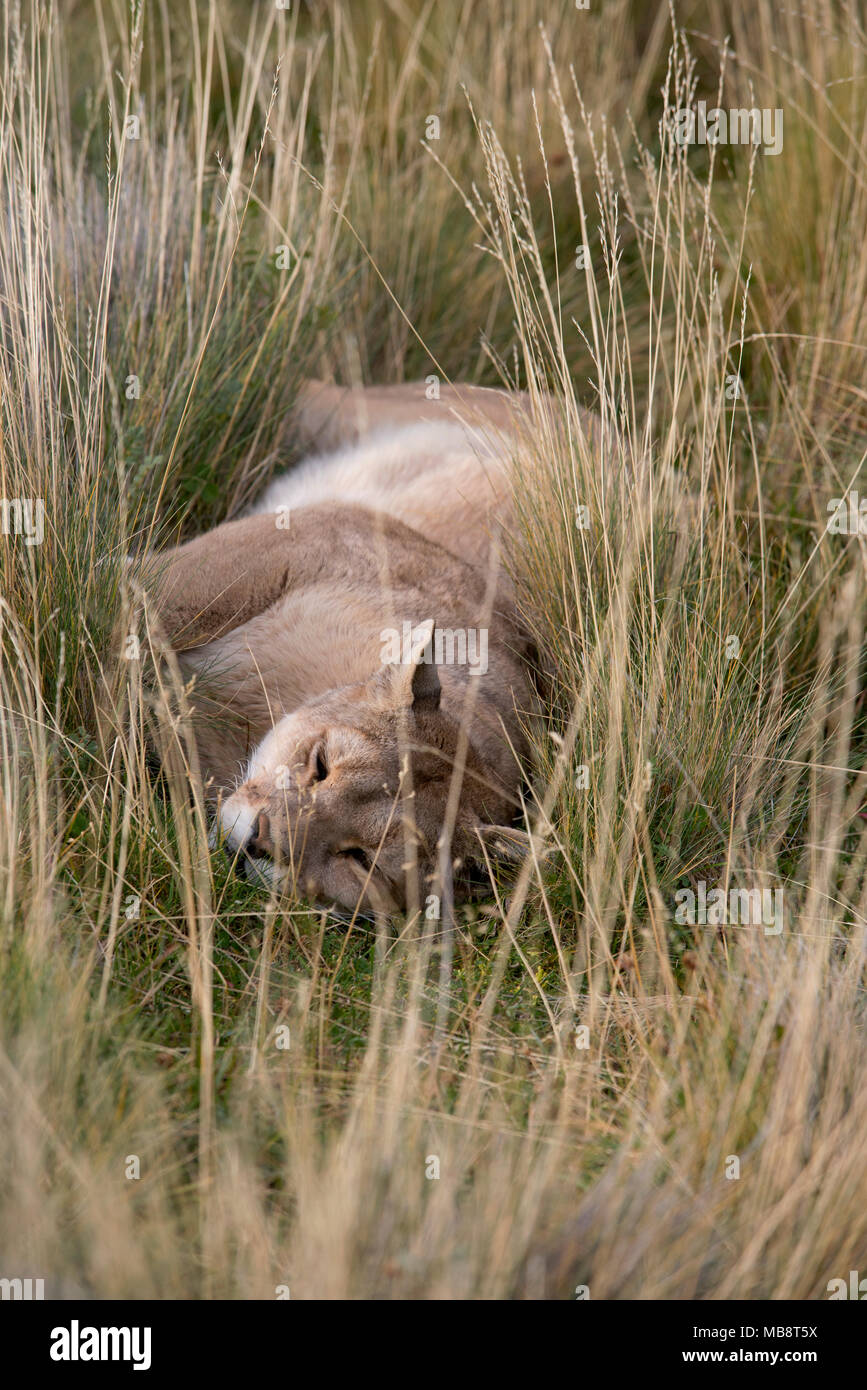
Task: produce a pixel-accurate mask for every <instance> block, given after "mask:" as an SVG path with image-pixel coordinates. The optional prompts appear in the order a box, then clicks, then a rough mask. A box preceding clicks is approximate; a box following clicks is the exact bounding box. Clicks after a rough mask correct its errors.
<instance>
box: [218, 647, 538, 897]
mask: <svg viewBox="0 0 867 1390" xmlns="http://www.w3.org/2000/svg"><path fill="white" fill-rule="evenodd" d="M433 626H434V625H433V621H432V620H429V621H428V622H427V623H423V624H421V625H420V626H419V627H418V628H416V630H415V636H414V642H413V647H412V652H411V654H410V660H409V661H408V662H404V663H400V664H387V665H384V666H382V667H381V669H380V670H379V671H378V672H377V673H376V674H375V675H374V676H372V677H371V679H370V680H368V681H366V682H365V683H363V684H360V685H354V686H347V687H345V688H343V689H340V690H334V691H330V692H328V693H327V694H325V695H324V696H321V697H319V698H318V699H316V700H312V701H309V702H308V703H307V704H305V705H302V706H301V707H300V708H299V709H297V710H295V711H294V712H293V713H292V714H290V715H287V716H286V717H285V718H284V719H282V720H281V721H280V723H279V724H277V725H276V727H275V728H274V729H273V730H272V731H271V733H270V734H268V735H267V736H266V738H265V739H263V741H262V743H261V744H260V745H259V747H258V748H257V749H256V751H255V752H254V754H253V756H252V758H251V759H250V762H249V766H248V768H247V773H246V778H245V780H244V782H243V783H242V785H241V786H239V787H238V788H237V790H236V791H235V792H233V793H232V795H231V796H229V797H228V798H227V799H226V800H225V801H224V802H223V803H222V806H221V808H220V814H219V831H220V832H221V834H222V836H223V837H224V842H225V845H226V848H227V849H228V850H229V851H230V852H231V853H232V854H233V855H236V856H237V859H238V863H239V864H241V865H242V866H243V867H244V869H245V871H246V873H247V875H248V877H251V878H254V879H256V878H258V879H261V880H263V881H265V882H267V883H269V884H274V885H278V884H279V885H285V886H287V887H288V888H297V889H298V890H299V891H300V892H303V893H304V894H305V895H306V896H308V897H310V898H313V899H315V900H317V901H319V902H327V903H337V904H339V905H340V906H342V907H345V908H348V909H350V910H354V909H355V908H356V907H359V906H360V907H361V908H362V909H364V910H368V911H370V910H373V911H382V912H389V911H394V910H396V909H400V908H405V907H406V906H407V901H408V898H409V899H410V900H411V898H412V896H415V897H416V899H417V901H418V902H419V903H421V904H422V905H424V901H425V895H426V893H427V892H435V891H437V890H436V889H435V888H431V887H430V886H429V885H430V883H431V881H432V879H433V876H434V874H435V872H436V868H437V856H438V848H437V847H438V842H439V840H440V836H441V834H442V830H443V825H444V823H445V821H446V807H447V803H448V799H449V790H450V786H451V780H452V770H453V766H454V761H455V753H456V749H457V747H458V741H459V729H458V724H457V722H456V721H455V720H453V719H451V718H450V717H449V716H448V715H447V714H446V713H445V712H444V711H443V710H442V709H441V708H440V695H441V686H440V681H439V676H438V674H437V668H436V666H435V665H434V664H433V661H432V659H431V650H432V634H433ZM510 802H511V798H510V797H509V795H508V794H507V793H506V792H505V791H504V789H502V788H501V787H499V786H497V785H496V784H492V782H491V779H490V774H489V773H486V770H485V768H484V767H482V766H481V765H480V763H479V760H478V758H477V757H476V756H475V754H474V752H473V750H472V748H468V749H467V752H466V764H465V771H464V775H463V779H462V783H461V793H460V799H459V805H458V814H457V816H456V818H455V827H454V833H453V835H452V838H451V847H452V857H453V858H458V859H461V860H464V861H466V860H467V859H469V858H472V857H480V855H481V846H480V841H482V842H485V841H489V842H490V843H491V844H492V845H493V844H496V845H497V846H498V847H499V849H500V851H503V849H504V848H505V852H507V853H509V852H510V851H511V852H512V853H514V851H515V847H516V845H519V844H520V832H516V831H514V830H512V829H509V828H506V827H503V826H496V825H494V824H492V823H491V820H492V817H498V818H504V817H508V815H509V814H510V810H511V806H510ZM411 885H414V891H411Z"/></svg>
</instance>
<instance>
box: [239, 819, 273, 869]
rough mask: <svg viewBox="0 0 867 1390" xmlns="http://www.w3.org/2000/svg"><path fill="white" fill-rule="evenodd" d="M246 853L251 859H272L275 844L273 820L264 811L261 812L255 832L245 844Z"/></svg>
mask: <svg viewBox="0 0 867 1390" xmlns="http://www.w3.org/2000/svg"><path fill="white" fill-rule="evenodd" d="M244 853H245V854H246V855H247V856H248V857H249V858H250V859H271V858H272V856H273V854H274V845H273V843H272V841H271V822H270V821H269V819H268V817H267V816H266V814H265V812H264V811H260V812H259V819H258V820H257V822H256V831H255V834H254V835H252V836H251V837H250V839H249V840H248V841H247V843H246V844H245V845H244Z"/></svg>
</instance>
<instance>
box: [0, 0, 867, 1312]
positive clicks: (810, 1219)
mask: <svg viewBox="0 0 867 1390" xmlns="http://www.w3.org/2000/svg"><path fill="white" fill-rule="evenodd" d="M496 8H497V10H498V13H497V15H496V17H494V15H493V11H492V10H491V8H490V7H488V6H485V5H482V4H477V3H473V0H455V3H453V4H439V5H435V6H434V5H428V6H423V7H420V8H419V9H418V13H417V14H416V13H414V12H410V10H409V9H405V8H404V7H400V6H394V7H389V8H388V9H387V10H386V11H382V10H381V7H379V6H374V5H366V4H353V6H352V7H351V8H350V7H344V6H341V5H337V4H335V5H330V4H312V5H310V6H309V7H308V8H305V9H301V8H300V7H293V9H292V11H291V12H282V11H278V10H276V8H275V9H274V10H271V8H270V7H266V6H261V7H253V9H252V12H251V11H250V9H249V7H245V6H240V5H239V6H233V5H231V4H230V3H228V0H215V2H214V3H213V4H210V5H208V6H201V7H199V9H198V10H197V12H196V22H195V23H192V22H188V19H189V18H190V17H186V16H185V18H184V20H183V22H181V20H180V19H179V18H177V17H176V16H175V15H174V14H173V11H172V7H169V6H168V5H165V4H160V3H150V4H146V5H144V6H142V7H138V6H136V7H134V9H133V10H132V12H129V11H126V10H125V9H124V8H123V7H122V6H121V5H120V4H107V3H106V4H102V3H99V2H98V0H93V3H91V0H87V3H84V0H82V3H80V4H78V5H76V6H62V7H56V8H52V7H50V6H47V7H46V6H36V5H34V6H26V5H25V6H22V7H21V8H20V10H19V8H18V7H7V10H6V11H4V18H3V30H2V46H3V52H2V79H0V81H2V92H0V194H2V201H0V208H2V219H3V221H2V235H0V495H2V496H3V497H4V498H6V499H14V498H18V499H41V500H42V502H43V503H44V523H45V530H44V538H43V539H42V542H41V544H38V545H27V544H26V542H25V538H24V537H23V536H21V535H17V536H15V535H9V536H4V537H2V538H0V567H2V608H0V739H2V743H0V749H2V753H0V778H2V793H3V794H2V798H0V945H2V952H0V969H2V974H3V980H2V989H0V1165H2V1170H3V1172H4V1175H5V1181H4V1184H3V1186H2V1189H0V1252H2V1265H3V1268H2V1270H0V1273H2V1274H3V1275H4V1276H9V1277H12V1276H14V1275H18V1276H22V1277H26V1276H27V1275H28V1274H29V1275H32V1276H36V1277H43V1278H45V1279H46V1289H47V1291H48V1293H49V1294H50V1295H52V1296H63V1295H69V1294H74V1293H80V1294H85V1295H93V1296H96V1297H122V1298H141V1297H160V1296H162V1297H178V1298H184V1297H189V1298H198V1297H220V1296H223V1297H241V1298H245V1297H267V1298H270V1297H274V1296H275V1290H277V1289H279V1288H281V1287H283V1286H287V1287H288V1288H290V1289H291V1294H292V1297H293V1298H299V1297H300V1298H303V1297H429V1298H439V1297H444V1298H452V1297H468V1298H469V1297H472V1298H479V1297H502V1296H518V1297H530V1298H536V1297H569V1296H573V1293H574V1290H575V1288H576V1286H578V1285H586V1286H589V1289H590V1291H591V1295H592V1297H593V1298H605V1297H666V1298H693V1297H700V1298H726V1297H728V1298H749V1297H759V1298H795V1297H810V1298H812V1297H822V1296H824V1294H825V1290H826V1286H827V1283H828V1281H829V1280H830V1279H832V1278H835V1277H840V1276H845V1275H846V1274H847V1272H848V1271H849V1270H850V1269H857V1268H861V1269H862V1270H863V1268H864V1266H865V1262H867V1201H865V1196H867V1185H865V1184H867V1180H865V1176H864V1166H863V1157H862V1152H863V1144H862V1135H863V1133H864V1128H865V1122H867V1113H865V1107H867V1099H865V1096H867V1093H865V1090H864V1086H863V1084H862V1078H863V1075H864V1073H865V1070H867V1041H865V1033H864V967H865V958H864V956H865V921H867V918H865V892H867V884H865V872H864V870H865V862H867V827H865V821H864V816H863V812H862V804H863V801H864V794H863V768H864V748H865V729H864V702H863V696H862V685H863V667H864V662H863V655H862V654H863V647H864V623H865V611H867V610H865V584H864V563H863V540H862V539H861V538H859V537H846V536H839V535H830V534H827V530H826V528H827V519H828V513H827V503H828V500H829V499H830V498H831V497H832V496H835V495H839V494H840V493H841V492H842V491H844V490H845V488H846V487H847V486H849V485H850V484H851V485H854V486H856V487H857V486H858V484H859V481H860V472H861V469H862V468H863V464H864V449H863V440H864V391H863V386H862V378H863V362H864V349H865V341H867V340H865V334H864V324H865V312H867V308H865V306H867V254H865V250H864V246H863V237H861V236H860V228H861V227H863V225H864V189H865V186H867V155H865V149H867V146H865V141H864V122H865V114H867V110H865V105H864V92H863V76H864V62H865V54H867V41H865V35H864V31H863V27H862V26H861V24H860V20H859V12H858V9H857V7H856V6H854V5H848V4H843V5H841V6H838V7H836V8H835V10H834V11H833V13H832V12H831V10H830V9H828V10H827V11H826V10H823V12H822V17H821V22H820V20H819V18H813V19H811V18H810V17H809V16H806V15H804V14H800V13H798V14H796V13H794V12H792V11H790V10H785V12H783V10H781V9H780V8H779V7H778V6H776V5H775V4H773V3H772V0H758V3H757V4H756V5H755V6H753V7H752V9H751V11H750V13H749V15H745V14H744V13H742V12H741V10H740V9H739V7H736V8H735V10H731V9H729V7H727V6H726V5H724V4H722V3H720V2H719V0H709V3H708V4H706V5H698V4H695V5H686V6H684V7H683V9H682V10H681V11H678V13H677V14H676V15H674V16H670V15H668V14H667V13H666V11H665V10H663V9H660V8H659V7H656V6H652V7H651V6H643V5H637V4H636V5H630V4H626V3H613V4H608V5H606V6H605V7H604V13H603V12H602V11H601V10H600V11H599V12H598V13H596V12H594V11H592V10H591V11H590V12H582V11H579V12H576V11H575V9H574V7H573V6H571V5H570V4H567V3H565V0H564V3H562V4H560V5H555V6H553V7H552V6H550V5H546V6H542V7H540V6H538V5H537V4H536V3H535V0H511V3H510V4H509V5H507V6H498V7H496ZM781 16H782V18H781ZM540 21H541V22H542V27H541V29H540ZM680 24H682V25H683V26H684V27H683V28H680V27H678V26H679V25H680ZM94 34H95V35H96V36H97V39H98V42H97V43H94V41H93V36H94ZM727 36H728V38H727ZM721 73H722V79H721ZM721 80H722V82H723V87H722V91H723V93H724V98H725V100H724V102H723V103H722V104H725V105H735V104H757V105H759V106H763V107H764V106H767V107H777V106H779V107H781V108H783V110H784V113H785V138H784V147H783V152H782V154H781V155H779V156H778V157H776V159H772V158H767V157H765V156H763V155H759V156H758V157H757V158H756V159H755V160H751V158H750V152H749V150H743V149H737V148H725V149H720V150H718V151H716V152H715V154H713V155H711V153H710V152H709V151H708V150H707V149H699V148H688V149H685V148H680V147H678V146H676V145H675V144H673V142H672V141H671V139H670V137H669V135H668V134H667V130H666V127H665V124H664V122H663V121H662V117H663V114H664V111H665V110H666V109H671V108H672V107H677V106H682V105H685V104H688V103H690V102H691V101H692V100H693V99H694V98H695V96H696V95H697V94H698V95H701V96H704V97H706V98H707V99H708V100H709V101H710V102H713V100H714V99H715V96H716V92H717V90H718V87H719V84H720V81H721ZM751 93H752V95H751ZM430 116H437V117H438V119H439V122H440V138H439V139H438V140H437V139H435V138H432V136H431V133H430V129H429V127H428V119H429V117H430ZM130 117H135V118H138V121H139V125H138V128H137V129H136V126H135V123H134V122H133V123H132V124H130V121H129V118H130ZM580 244H583V245H585V246H586V247H587V248H588V255H587V258H586V264H585V266H584V267H583V268H579V267H578V265H577V264H576V254H575V253H576V247H577V246H578V245H580ZM280 247H284V248H287V251H286V253H285V255H284V256H283V259H284V260H285V266H284V267H283V268H278V264H277V259H278V257H277V252H278V248H280ZM331 371H333V372H334V373H335V374H336V375H337V376H338V377H339V378H343V379H354V378H356V377H360V378H362V379H364V380H370V381H374V380H379V381H383V380H401V379H403V378H404V377H412V376H418V375H426V374H427V373H429V372H431V371H435V372H437V373H439V374H440V375H442V376H444V377H450V378H459V377H466V378H471V379H476V380H481V381H486V382H497V381H501V380H505V381H510V382H512V383H513V384H514V385H517V386H521V387H526V388H529V389H530V391H531V392H532V393H533V394H534V397H535V400H536V408H535V419H534V425H533V429H532V430H531V431H529V432H528V434H527V437H526V439H524V440H522V441H521V443H520V445H519V447H518V449H517V456H516V460H515V462H516V488H517V495H518V499H519V514H520V520H519V524H518V527H517V529H516V534H515V537H514V546H513V553H512V563H513V565H514V567H515V571H516V577H517V580H518V585H519V594H520V601H521V604H522V606H523V609H524V612H525V616H526V618H527V621H528V623H529V624H530V625H531V627H532V629H533V631H534V633H535V636H536V638H537V641H538V645H539V648H540V652H541V654H542V657H543V660H544V664H545V666H546V668H547V669H548V670H549V672H550V673H551V675H552V687H551V698H550V705H549V708H548V711H547V717H546V720H545V723H544V727H543V728H542V729H541V730H540V731H537V732H536V733H535V735H534V738H535V754H536V756H535V765H534V768H533V769H532V785H531V786H530V787H529V788H528V794H527V805H526V815H527V822H528V825H529V826H530V827H531V828H533V829H534V830H535V831H536V832H537V840H538V842H539V843H544V844H545V845H546V846H547V848H548V850H549V853H548V855H547V857H545V858H544V859H543V858H542V857H541V856H534V857H533V858H531V859H530V860H528V861H527V863H526V864H525V865H524V866H523V868H522V869H521V870H520V871H519V873H518V876H517V878H516V879H515V880H509V881H506V880H500V879H498V878H496V877H495V878H494V879H493V881H492V884H491V888H490V892H489V894H488V895H487V899H486V900H483V901H480V902H477V903H475V904H473V905H471V906H469V907H467V908H466V909H464V910H462V911H461V912H459V914H458V920H457V922H456V924H455V934H454V950H453V956H452V964H451V971H450V974H449V975H448V977H447V978H446V979H445V980H444V979H443V972H442V971H441V969H440V963H441V956H440V952H441V949H442V941H441V938H440V937H439V936H438V935H437V933H436V931H435V930H434V926H435V924H431V923H428V922H425V921H410V922H407V923H399V924H397V927H396V929H395V930H389V929H387V927H386V924H384V923H378V924H371V923H368V922H366V921H362V920H356V921H354V922H353V923H352V925H351V926H350V927H349V928H348V929H347V927H346V925H345V924H341V923H339V922H338V921H336V920H335V919H334V918H332V917H330V916H329V914H327V913H322V912H318V911H314V910H312V909H310V908H308V907H306V906H305V905H303V904H298V905H295V906H290V907H287V906H286V905H285V904H283V903H280V902H276V901H273V900H268V899H266V898H265V897H263V895H262V893H261V892H260V891H259V890H256V889H254V888H253V887H251V886H250V885H248V884H246V883H244V882H242V881H240V880H238V879H235V878H233V877H231V876H230V875H229V873H228V869H227V867H226V865H225V864H224V863H223V862H222V861H221V860H220V858H219V857H218V856H214V857H212V856H211V855H210V853H209V851H208V847H207V834H206V832H207V826H206V816H205V813H204V809H203V806H202V802H201V796H200V793H199V791H198V790H197V783H196V775H195V758H194V752H193V750H192V748H191V746H190V743H189V739H188V732H187V723H186V719H185V713H184V698H185V697H184V691H183V689H182V688H181V687H180V683H179V681H178V679H177V675H176V672H175V673H174V674H173V671H172V668H171V665H169V667H168V668H167V669H166V670H163V671H159V672H158V671H155V670H154V669H153V668H152V667H151V665H150V664H149V660H148V657H147V652H148V642H147V632H148V613H147V605H146V602H145V600H144V597H143V595H142V594H141V593H140V592H139V591H138V590H137V589H136V587H135V585H134V584H133V582H132V581H131V579H130V571H129V570H128V568H127V566H126V564H125V559H126V556H127V555H128V554H129V553H130V552H137V551H141V550H142V549H144V547H145V546H146V545H149V546H155V545H157V544H160V543H163V542H165V541H167V540H168V539H170V538H172V537H173V536H176V535H177V534H184V535H189V534H194V533H195V532H197V531H199V530H201V529H203V528H205V527H208V526H210V525H213V524H215V523H217V522H219V521H221V520H223V519H225V518H227V517H229V516H231V515H234V514H236V513H237V512H238V511H239V510H240V508H241V507H243V505H244V504H245V503H246V502H247V501H248V500H249V499H250V498H251V497H252V496H253V495H254V494H255V492H256V491H257V490H258V489H259V488H260V487H261V485H262V484H263V483H264V482H265V481H266V480H267V478H268V477H269V476H270V475H271V473H272V472H273V470H274V469H275V468H276V467H278V466H284V465H285V464H287V463H289V462H291V460H292V458H293V457H294V446H293V442H292V436H291V426H290V425H289V423H288V421H289V420H290V418H291V406H292V401H293V398H294V394H295V392H296V390H297V387H298V383H299V381H300V380H301V379H302V378H303V376H304V375H305V374H309V373H311V372H313V373H316V372H320V373H321V372H331ZM736 376H737V377H739V379H740V382H739V388H738V390H737V392H736V393H733V392H732V389H731V384H732V380H733V379H734V378H735V377H736ZM549 392H550V393H552V394H551V396H549V395H548V394H547V393H549ZM552 400H553V404H551V401H552ZM588 407H589V408H590V409H592V410H593V411H595V412H596V416H597V423H596V424H595V425H594V426H592V427H590V428H588V427H587V417H586V415H585V413H584V411H585V410H586V408H588ZM134 639H137V640H138V647H137V645H136V640H134ZM149 748H154V749H156V750H157V751H158V753H159V756H160V763H161V771H159V772H156V771H155V770H154V767H153V765H152V760H151V759H150V757H149V753H148V750H149ZM699 881H704V882H705V883H706V884H707V885H708V888H712V887H716V886H721V887H723V888H725V889H726V890H728V889H729V888H734V889H735V890H745V891H750V890H753V889H767V890H769V891H771V892H774V891H777V890H782V892H783V895H784V896H783V901H784V904H785V906H784V924H783V930H782V932H781V933H780V934H779V935H768V934H765V932H764V930H763V928H762V926H761V925H752V926H748V925H715V924H713V923H710V924H708V923H696V924H690V923H688V922H681V921H679V920H678V919H677V913H676V907H677V904H678V902H679V901H680V899H679V898H678V894H679V893H681V892H682V891H683V890H685V889H687V888H695V887H696V886H697V884H698V883H699ZM443 989H445V991H446V993H445V996H444V995H443ZM443 1025H444V1026H443ZM584 1030H586V1031H584ZM576 1043H577V1044H584V1043H586V1046H584V1045H576ZM134 1158H137V1159H138V1163H139V1173H140V1176H139V1177H138V1179H135V1178H131V1177H129V1176H128V1173H129V1172H131V1171H132V1170H133V1168H134V1164H133V1159H134ZM733 1158H735V1159H737V1160H738V1162H739V1164H740V1176H739V1177H738V1178H732V1177H727V1175H726V1174H727V1169H728V1171H729V1172H731V1163H732V1159H733ZM131 1165H132V1166H131ZM435 1173H438V1176H433V1175H434V1174H435Z"/></svg>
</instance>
